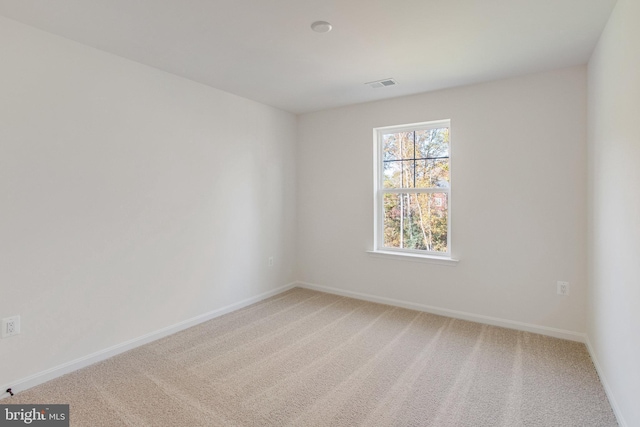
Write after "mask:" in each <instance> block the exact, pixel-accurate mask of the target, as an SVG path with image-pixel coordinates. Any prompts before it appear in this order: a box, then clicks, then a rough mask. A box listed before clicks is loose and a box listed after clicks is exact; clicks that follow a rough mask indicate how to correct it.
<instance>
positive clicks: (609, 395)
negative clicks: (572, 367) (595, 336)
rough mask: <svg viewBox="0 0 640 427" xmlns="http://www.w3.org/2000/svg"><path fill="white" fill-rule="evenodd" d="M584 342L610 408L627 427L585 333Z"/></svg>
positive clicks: (621, 423)
mask: <svg viewBox="0 0 640 427" xmlns="http://www.w3.org/2000/svg"><path fill="white" fill-rule="evenodd" d="M585 344H586V346H587V350H588V351H589V355H590V356H591V360H592V361H593V365H594V366H595V367H596V372H597V373H598V376H599V377H600V382H601V383H602V387H604V392H605V393H606V395H607V398H608V399H609V404H610V405H611V409H613V413H614V414H615V416H616V418H617V419H618V425H619V426H620V427H627V426H628V425H629V424H627V422H626V421H625V419H624V417H623V416H622V412H620V407H619V406H618V403H617V402H616V399H615V398H614V397H613V392H612V390H611V387H610V386H609V383H608V382H607V377H605V376H604V372H603V371H602V367H601V365H600V362H599V361H598V357H597V356H596V352H595V350H594V348H593V346H592V345H591V341H590V340H589V335H588V334H586V335H585Z"/></svg>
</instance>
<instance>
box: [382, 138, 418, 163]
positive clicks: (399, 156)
mask: <svg viewBox="0 0 640 427" xmlns="http://www.w3.org/2000/svg"><path fill="white" fill-rule="evenodd" d="M382 143H383V160H384V161H387V160H407V159H413V158H414V157H413V156H414V155H415V152H414V150H415V144H414V143H413V132H398V133H389V134H385V135H382Z"/></svg>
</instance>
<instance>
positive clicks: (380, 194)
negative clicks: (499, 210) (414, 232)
mask: <svg viewBox="0 0 640 427" xmlns="http://www.w3.org/2000/svg"><path fill="white" fill-rule="evenodd" d="M443 127H447V128H449V186H448V187H429V188H393V189H391V188H384V176H383V175H384V174H383V170H384V165H383V159H384V155H383V150H384V147H383V138H382V136H383V135H386V134H389V133H396V132H411V131H417V130H425V129H436V128H443ZM451 133H452V132H451V120H450V119H446V120H435V121H429V122H420V123H412V124H406V125H399V126H385V127H379V128H375V129H374V130H373V140H374V141H373V142H374V156H373V157H374V249H373V251H369V252H370V253H372V254H374V255H390V256H393V257H395V258H397V257H398V256H400V257H407V256H409V257H411V258H423V259H433V260H440V261H444V263H445V264H448V263H449V262H452V263H456V262H457V261H458V260H455V259H453V258H452V257H451V222H452V221H451V218H452V217H451V207H452V203H451V188H452V169H453V168H452V139H453V138H452V135H451ZM389 193H395V194H406V193H446V194H447V251H446V252H438V251H427V250H418V249H407V248H393V247H387V246H384V194H389Z"/></svg>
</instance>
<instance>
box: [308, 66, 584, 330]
mask: <svg viewBox="0 0 640 427" xmlns="http://www.w3.org/2000/svg"><path fill="white" fill-rule="evenodd" d="M586 84H587V83H586V67H584V66H581V67H575V68H569V69H564V70H559V71H554V72H549V73H544V74H536V75H530V76H525V77H521V78H515V79H510V80H503V81H498V82H494V83H488V84H480V85H474V86H468V87H462V88H457V89H451V90H445V91H440V92H432V93H427V94H422V95H416V96H410V97H402V98H396V99H391V100H386V101H380V102H373V103H366V104H360V105H354V106H349V107H344V108H338V109H333V110H327V111H321V112H317V113H311V114H306V115H303V116H301V117H300V119H299V135H300V144H299V147H298V277H299V279H301V280H302V281H305V282H309V283H312V284H315V285H320V286H326V287H335V288H340V289H342V290H347V291H351V292H358V293H364V294H369V295H373V296H376V297H383V298H394V299H398V300H401V301H406V302H411V303H416V304H423V305H429V306H434V307H438V308H444V309H449V310H458V311H461V312H465V313H471V314H475V315H482V316H491V317H495V318H498V319H506V320H510V321H516V322H525V323H529V324H533V325H538V326H544V327H548V328H557V329H562V330H565V331H571V332H577V333H583V332H584V331H585V304H586V303H585V301H586V249H585V247H586V129H587V124H586V115H587V113H586ZM380 90H384V89H380ZM437 119H451V126H452V146H453V158H452V185H453V187H452V209H453V219H452V221H453V233H452V239H453V244H452V247H453V256H454V257H456V258H459V259H460V262H459V264H458V265H457V266H455V267H449V266H441V265H433V264H425V263H416V262H406V261H397V260H390V259H380V258H375V257H372V256H370V255H368V254H367V253H366V250H368V249H372V247H373V213H372V209H373V160H372V156H373V148H372V147H373V143H372V129H373V128H375V127H379V126H389V125H398V124H405V123H415V122H422V121H429V120H437ZM557 280H568V281H569V282H570V283H571V295H570V296H569V297H561V296H558V295H557V294H556V281H557Z"/></svg>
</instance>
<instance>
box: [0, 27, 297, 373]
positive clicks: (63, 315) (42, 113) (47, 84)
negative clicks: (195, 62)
mask: <svg viewBox="0 0 640 427" xmlns="http://www.w3.org/2000/svg"><path fill="white" fill-rule="evenodd" d="M0 58H2V59H1V62H2V66H0V242H1V245H0V317H7V316H12V315H21V316H22V334H21V335H19V336H16V337H12V338H9V339H3V340H0V360H1V361H2V362H1V363H0V384H11V383H12V382H14V381H16V380H19V379H23V378H25V377H27V376H29V375H32V374H36V373H38V372H41V371H43V370H45V369H49V368H52V367H55V366H58V365H60V364H62V363H66V362H69V361H72V360H74V359H76V358H79V357H83V356H86V355H88V354H90V353H92V352H97V351H101V350H103V349H105V348H107V347H109V346H112V345H116V344H120V343H123V342H125V341H127V340H129V339H133V338H136V337H140V336H142V335H144V334H147V333H150V332H154V331H157V330H158V329H160V328H163V327H166V326H169V325H173V324H176V323H178V322H181V321H184V320H185V319H190V318H192V317H195V316H198V315H201V314H203V313H207V312H210V311H212V310H214V309H217V308H220V307H224V306H227V305H229V304H233V303H237V302H239V301H242V300H244V299H247V298H250V297H253V296H256V295H259V294H260V293H263V292H266V291H269V290H273V289H275V288H277V287H279V286H282V285H285V284H287V283H289V282H291V281H293V280H294V276H293V272H294V271H293V270H294V269H293V260H294V258H295V252H294V244H295V241H294V233H295V193H294V192H295V143H296V117H295V116H294V115H292V114H289V113H285V112H282V111H279V110H276V109H274V108H271V107H267V106H264V105H261V104H258V103H256V102H253V101H249V100H247V99H243V98H239V97H237V96H234V95H230V94H227V93H224V92H221V91H219V90H215V89H212V88H210V87H207V86H203V85H200V84H197V83H194V82H191V81H188V80H185V79H182V78H179V77H176V76H174V75H171V74H167V73H165V72H162V71H159V70H156V69H153V68H149V67H146V66H143V65H140V64H137V63H134V62H131V61H128V60H125V59H122V58H119V57H116V56H113V55H110V54H106V53H103V52H100V51H98V50H95V49H92V48H88V47H85V46H82V45H79V44H76V43H73V42H70V41H67V40H65V39H62V38H58V37H55V36H52V35H49V34H47V33H44V32H40V31H37V30H35V29H32V28H30V27H26V26H23V25H21V24H18V23H16V22H14V21H11V20H7V19H5V18H0ZM269 255H273V256H274V257H275V261H276V265H275V267H274V268H269V267H268V263H267V259H268V256H269Z"/></svg>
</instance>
